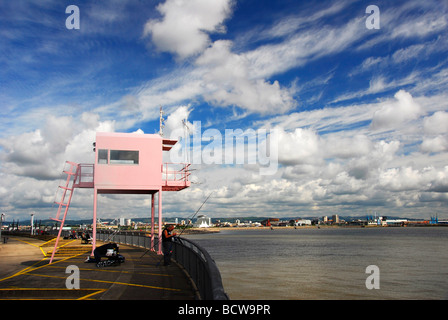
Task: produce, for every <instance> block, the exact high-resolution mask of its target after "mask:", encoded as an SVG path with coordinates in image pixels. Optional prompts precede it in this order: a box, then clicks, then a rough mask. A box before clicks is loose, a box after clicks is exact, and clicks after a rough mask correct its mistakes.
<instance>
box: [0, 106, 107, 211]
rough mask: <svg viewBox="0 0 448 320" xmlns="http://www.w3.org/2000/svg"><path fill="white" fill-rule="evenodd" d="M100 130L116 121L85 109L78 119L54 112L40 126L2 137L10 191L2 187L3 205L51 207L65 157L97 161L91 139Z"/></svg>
mask: <svg viewBox="0 0 448 320" xmlns="http://www.w3.org/2000/svg"><path fill="white" fill-rule="evenodd" d="M97 131H114V122H113V121H100V120H99V116H98V115H96V114H93V113H90V112H86V113H83V114H82V115H80V116H79V118H76V119H75V118H72V117H64V116H62V117H57V116H53V115H52V116H49V117H48V118H47V120H46V122H45V125H44V126H43V128H41V129H36V130H34V131H30V132H25V133H22V134H17V135H11V136H9V137H8V138H7V139H1V140H0V147H1V148H0V159H1V161H2V167H1V169H0V177H1V179H2V186H3V188H6V190H8V192H4V193H2V192H1V190H0V203H1V205H0V209H2V210H5V211H7V212H8V213H11V211H10V210H17V209H19V208H21V207H27V208H36V207H40V208H45V209H46V210H50V211H51V205H52V202H53V201H54V200H55V199H54V195H55V193H56V191H57V187H58V184H57V180H58V179H60V178H61V173H62V169H63V167H64V163H65V161H67V160H69V161H73V162H78V163H93V162H94V153H93V152H92V148H93V147H92V142H94V141H95V133H96V132H97ZM80 203H82V202H80Z"/></svg>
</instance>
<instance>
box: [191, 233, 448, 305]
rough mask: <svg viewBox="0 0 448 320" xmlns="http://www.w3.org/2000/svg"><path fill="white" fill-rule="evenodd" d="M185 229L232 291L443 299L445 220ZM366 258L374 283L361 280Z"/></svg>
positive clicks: (253, 295) (259, 295)
mask: <svg viewBox="0 0 448 320" xmlns="http://www.w3.org/2000/svg"><path fill="white" fill-rule="evenodd" d="M185 237H187V238H188V239H190V240H192V241H194V242H196V243H197V244H198V245H200V246H202V247H203V248H205V249H206V250H207V251H208V252H209V253H210V255H211V256H212V258H213V259H214V260H215V262H216V264H217V265H218V268H219V270H220V272H221V276H222V280H223V286H224V289H225V291H226V292H227V294H228V295H229V296H230V298H231V299H267V300H296V299H313V300H316V299H317V300H326V299H448V227H374V228H344V227H341V228H320V229H318V228H317V227H309V228H297V229H293V228H276V229H274V230H270V229H251V230H225V229H224V230H223V231H221V232H220V233H211V234H198V235H187V236H185ZM372 265H373V266H377V267H378V268H377V271H378V274H377V276H378V278H377V281H378V286H379V288H378V289H375V288H373V289H368V287H369V286H367V285H366V282H367V281H370V280H368V277H369V276H371V273H370V271H369V272H366V271H368V270H366V269H367V267H368V266H372ZM370 287H371V286H370Z"/></svg>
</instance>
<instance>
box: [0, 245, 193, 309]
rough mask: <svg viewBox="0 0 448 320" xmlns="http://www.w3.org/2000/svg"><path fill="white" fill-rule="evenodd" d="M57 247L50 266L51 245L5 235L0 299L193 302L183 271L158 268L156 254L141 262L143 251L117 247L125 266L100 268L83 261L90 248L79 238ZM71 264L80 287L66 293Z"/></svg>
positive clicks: (0, 258)
mask: <svg viewBox="0 0 448 320" xmlns="http://www.w3.org/2000/svg"><path fill="white" fill-rule="evenodd" d="M59 244H60V246H61V247H60V249H59V250H58V252H57V253H56V255H55V259H54V261H53V263H52V264H48V263H49V260H50V255H51V253H50V251H51V250H52V245H53V246H54V242H51V241H50V242H44V241H40V240H37V239H33V238H21V237H13V236H9V239H8V242H7V243H6V244H3V243H2V244H0V299H43V300H50V299H69V300H74V299H77V300H78V299H79V300H84V299H93V300H194V299H195V291H194V289H193V286H192V285H191V282H190V281H189V279H188V277H187V275H186V274H185V273H184V272H183V271H182V269H181V268H180V267H179V266H178V265H176V264H174V263H173V264H172V265H171V266H169V267H165V266H163V265H160V266H157V264H158V262H159V261H160V259H161V256H159V255H157V254H155V253H154V252H148V253H147V254H145V255H144V257H143V258H141V256H142V255H143V253H145V252H146V250H145V249H143V248H135V247H130V246H125V245H120V253H121V254H122V255H123V256H124V257H125V258H126V262H125V263H122V264H120V265H117V266H109V267H103V268H98V267H96V264H95V263H85V262H84V261H85V259H86V256H87V255H89V254H90V252H91V250H92V249H91V245H82V244H81V241H80V240H68V241H67V240H66V241H65V243H64V242H63V241H62V240H60V242H59ZM98 245H101V243H99V244H98ZM103 259H104V258H103ZM69 266H70V268H72V269H73V268H75V269H76V267H77V268H78V270H79V278H80V282H79V283H80V288H79V289H67V286H66V281H67V278H68V277H70V279H71V278H72V277H73V275H74V274H72V273H71V271H70V270H69V271H67V273H66V270H67V267H69ZM73 266H75V267H73ZM70 268H69V269H70ZM70 279H69V283H73V282H72V281H71V280H70Z"/></svg>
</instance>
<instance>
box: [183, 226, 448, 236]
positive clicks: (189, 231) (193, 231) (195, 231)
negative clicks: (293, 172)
mask: <svg viewBox="0 0 448 320" xmlns="http://www.w3.org/2000/svg"><path fill="white" fill-rule="evenodd" d="M445 226H447V225H440V224H439V225H435V224H433V225H431V224H424V225H407V226H361V225H319V226H281V227H279V226H272V227H264V226H263V227H210V228H189V229H185V231H184V232H183V234H186V235H187V234H205V233H218V232H221V231H225V230H232V231H233V230H272V231H275V230H285V229H335V228H350V229H357V228H359V229H369V228H414V227H445Z"/></svg>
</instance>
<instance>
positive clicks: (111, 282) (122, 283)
mask: <svg viewBox="0 0 448 320" xmlns="http://www.w3.org/2000/svg"><path fill="white" fill-rule="evenodd" d="M28 274H29V275H32V276H38V277H47V278H59V279H66V277H60V276H50V275H46V274H37V273H28ZM79 280H80V281H91V282H101V283H109V284H119V285H123V286H131V287H141V288H149V289H158V290H167V291H181V290H180V289H174V288H163V287H155V286H147V285H144V284H136V283H126V282H116V281H106V280H97V279H79Z"/></svg>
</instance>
